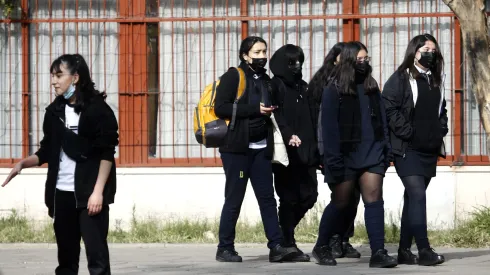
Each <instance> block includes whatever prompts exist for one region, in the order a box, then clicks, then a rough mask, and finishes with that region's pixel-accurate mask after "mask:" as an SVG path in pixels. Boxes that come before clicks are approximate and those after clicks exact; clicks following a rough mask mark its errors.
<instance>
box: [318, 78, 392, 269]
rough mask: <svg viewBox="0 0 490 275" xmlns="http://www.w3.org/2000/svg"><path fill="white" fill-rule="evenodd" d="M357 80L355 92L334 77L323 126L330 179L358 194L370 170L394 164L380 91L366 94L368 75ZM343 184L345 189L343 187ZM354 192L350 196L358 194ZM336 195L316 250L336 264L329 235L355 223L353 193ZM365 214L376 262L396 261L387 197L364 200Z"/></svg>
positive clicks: (328, 90)
mask: <svg viewBox="0 0 490 275" xmlns="http://www.w3.org/2000/svg"><path fill="white" fill-rule="evenodd" d="M357 83H358V84H356V94H355V95H342V94H340V91H339V88H338V86H337V84H335V83H331V84H329V86H327V87H326V88H325V91H324V93H323V96H322V113H321V114H322V117H321V121H322V131H323V144H324V161H323V163H324V171H325V182H326V183H328V184H329V185H331V186H332V188H336V187H337V185H340V184H342V185H341V188H344V187H346V188H349V189H347V190H350V191H339V193H342V196H347V195H348V194H347V193H350V192H352V195H353V194H354V188H355V187H354V186H355V184H358V183H357V181H358V180H359V178H360V177H361V175H363V174H364V173H366V172H368V173H371V174H378V175H381V176H384V174H385V172H386V169H387V168H388V166H389V160H390V148H389V143H388V130H387V124H386V118H385V114H384V106H383V104H382V102H381V97H380V93H379V91H378V92H375V93H371V94H369V95H366V94H365V91H364V85H363V81H361V80H359V81H358V82H357ZM341 190H343V189H341ZM352 195H349V196H352ZM335 199H336V198H335V197H334V200H333V201H331V202H330V203H329V204H328V205H327V207H326V208H325V211H324V213H323V215H322V219H321V221H320V229H319V233H318V239H317V242H316V245H315V248H314V249H313V255H314V256H315V258H316V259H317V261H318V262H319V264H324V265H336V261H335V260H334V259H333V258H334V257H333V256H332V252H331V248H330V247H329V238H330V237H332V236H333V235H334V234H342V233H344V232H346V230H347V229H348V227H349V226H350V225H351V223H352V217H350V215H349V213H351V212H352V211H351V209H350V208H349V205H350V203H352V202H351V200H352V199H350V200H347V199H345V198H342V199H340V202H335ZM364 207H365V212H364V218H365V222H366V228H367V231H368V236H369V240H370V246H371V251H372V256H371V259H370V266H379V267H392V266H395V265H396V262H394V259H391V258H390V257H389V256H388V255H387V253H386V250H384V203H383V200H382V198H381V199H376V200H374V201H370V202H366V201H365V203H364Z"/></svg>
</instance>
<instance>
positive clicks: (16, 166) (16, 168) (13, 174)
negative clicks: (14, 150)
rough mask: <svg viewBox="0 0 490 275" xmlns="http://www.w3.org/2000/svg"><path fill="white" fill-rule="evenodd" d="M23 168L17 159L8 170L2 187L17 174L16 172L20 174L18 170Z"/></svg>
mask: <svg viewBox="0 0 490 275" xmlns="http://www.w3.org/2000/svg"><path fill="white" fill-rule="evenodd" d="M23 168H24V167H23V166H22V161H19V162H18V163H17V164H16V165H15V166H14V168H12V170H11V171H10V174H9V175H8V176H7V178H6V179H5V181H4V182H3V184H2V187H4V186H5V185H7V184H8V183H9V182H10V181H11V180H12V179H13V178H15V176H17V175H18V174H20V172H21V171H22V169H23Z"/></svg>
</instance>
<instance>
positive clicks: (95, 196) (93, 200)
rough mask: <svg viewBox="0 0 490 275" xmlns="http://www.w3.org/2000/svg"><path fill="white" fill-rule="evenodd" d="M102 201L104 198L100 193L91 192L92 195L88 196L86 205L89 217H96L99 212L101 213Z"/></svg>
mask: <svg viewBox="0 0 490 275" xmlns="http://www.w3.org/2000/svg"><path fill="white" fill-rule="evenodd" d="M103 200H104V197H103V196H102V194H101V193H99V192H95V191H94V192H92V195H90V198H89V199H88V204H87V209H88V215H89V216H94V215H97V214H99V213H100V211H102V202H103Z"/></svg>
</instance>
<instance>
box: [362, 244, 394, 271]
mask: <svg viewBox="0 0 490 275" xmlns="http://www.w3.org/2000/svg"><path fill="white" fill-rule="evenodd" d="M397 265H398V263H397V261H396V259H395V258H393V257H391V256H390V255H388V251H386V249H379V250H378V251H376V253H374V254H373V255H371V259H370V260H369V267H378V268H388V267H395V266H397Z"/></svg>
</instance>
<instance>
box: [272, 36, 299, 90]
mask: <svg viewBox="0 0 490 275" xmlns="http://www.w3.org/2000/svg"><path fill="white" fill-rule="evenodd" d="M286 46H287V45H284V46H282V47H281V48H279V49H278V50H277V51H276V52H275V53H274V54H273V55H272V58H271V60H270V62H269V68H270V70H271V72H272V73H273V74H274V76H275V77H279V78H281V79H282V80H284V81H285V82H287V83H295V82H297V81H298V80H301V78H302V77H303V76H302V75H301V74H294V73H293V71H292V70H291V69H290V68H289V58H288V57H287V56H286Z"/></svg>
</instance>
